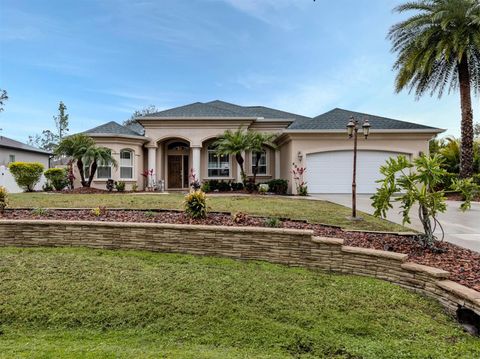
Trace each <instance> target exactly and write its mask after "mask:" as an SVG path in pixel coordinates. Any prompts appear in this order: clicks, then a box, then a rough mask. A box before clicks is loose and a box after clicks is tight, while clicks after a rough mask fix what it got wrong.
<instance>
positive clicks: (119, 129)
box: [83, 121, 143, 137]
mask: <svg viewBox="0 0 480 359" xmlns="http://www.w3.org/2000/svg"><path fill="white" fill-rule="evenodd" d="M83 133H85V134H87V135H88V134H91V135H93V134H106V135H126V136H137V137H138V136H143V135H140V134H139V133H138V132H136V131H133V130H132V129H130V128H128V127H126V126H122V125H120V124H119V123H117V122H115V121H110V122H107V123H105V124H103V125H100V126H97V127H94V128H91V129H90V130H87V131H85V132H83Z"/></svg>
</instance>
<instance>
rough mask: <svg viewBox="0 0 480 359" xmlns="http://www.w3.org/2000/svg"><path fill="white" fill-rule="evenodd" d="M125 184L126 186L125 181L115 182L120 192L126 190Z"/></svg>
mask: <svg viewBox="0 0 480 359" xmlns="http://www.w3.org/2000/svg"><path fill="white" fill-rule="evenodd" d="M125 186H126V184H125V182H123V181H118V182H115V189H116V190H117V191H118V192H125Z"/></svg>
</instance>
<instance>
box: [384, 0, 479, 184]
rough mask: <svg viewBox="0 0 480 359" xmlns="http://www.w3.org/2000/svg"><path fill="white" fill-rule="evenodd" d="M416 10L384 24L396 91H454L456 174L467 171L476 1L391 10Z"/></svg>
mask: <svg viewBox="0 0 480 359" xmlns="http://www.w3.org/2000/svg"><path fill="white" fill-rule="evenodd" d="M395 10H396V11H397V12H399V13H404V12H407V11H418V13H417V14H415V15H413V16H412V17H410V18H408V19H407V20H405V21H402V22H399V23H398V24H396V25H394V26H392V27H391V28H390V31H389V34H388V38H389V39H390V40H391V41H392V51H393V52H397V53H398V58H397V61H396V62H395V65H394V69H396V70H398V73H397V77H396V83H395V89H396V92H400V91H401V90H403V89H405V88H408V89H409V90H410V91H415V94H416V97H417V98H419V97H420V96H422V95H423V94H425V92H428V91H429V92H430V94H431V95H433V94H434V93H436V92H437V93H438V96H439V97H441V96H442V94H443V92H444V90H445V89H446V88H447V87H448V91H450V90H456V89H457V88H459V89H460V102H461V111H462V121H461V133H462V146H461V147H462V148H461V151H462V153H461V165H460V167H461V170H460V175H461V177H464V178H465V177H470V176H472V174H473V114H472V101H471V88H472V87H473V89H474V91H475V93H476V94H478V93H479V90H480V4H479V2H478V0H416V1H410V2H407V3H405V4H403V5H400V6H398V7H396V8H395Z"/></svg>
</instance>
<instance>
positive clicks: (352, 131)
mask: <svg viewBox="0 0 480 359" xmlns="http://www.w3.org/2000/svg"><path fill="white" fill-rule="evenodd" d="M370 127H371V125H370V123H369V122H368V120H367V119H365V121H363V124H362V130H363V135H364V136H365V139H367V137H368V135H369V134H370ZM347 134H348V138H352V137H353V180H352V217H351V219H352V220H360V219H361V218H359V217H357V138H358V120H355V119H354V118H353V116H352V117H350V121H348V124H347Z"/></svg>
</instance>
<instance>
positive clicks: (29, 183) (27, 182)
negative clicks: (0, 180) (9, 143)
mask: <svg viewBox="0 0 480 359" xmlns="http://www.w3.org/2000/svg"><path fill="white" fill-rule="evenodd" d="M8 168H9V169H10V172H11V174H12V175H13V178H14V179H15V182H17V184H18V186H19V187H20V188H22V189H23V190H24V191H27V192H33V190H34V189H35V185H36V184H37V183H38V182H39V181H40V178H41V177H42V173H43V169H44V167H43V165H42V164H41V163H38V162H12V163H10V164H9V165H8Z"/></svg>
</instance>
